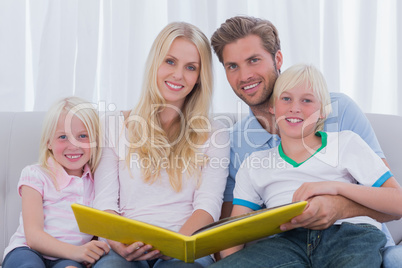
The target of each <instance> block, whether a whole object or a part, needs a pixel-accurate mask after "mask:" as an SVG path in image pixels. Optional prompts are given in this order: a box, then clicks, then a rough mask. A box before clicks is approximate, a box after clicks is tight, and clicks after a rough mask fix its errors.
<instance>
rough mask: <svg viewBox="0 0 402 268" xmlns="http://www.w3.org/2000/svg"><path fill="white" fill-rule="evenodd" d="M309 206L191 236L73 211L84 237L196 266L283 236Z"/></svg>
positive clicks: (232, 220) (228, 222)
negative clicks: (140, 246)
mask: <svg viewBox="0 0 402 268" xmlns="http://www.w3.org/2000/svg"><path fill="white" fill-rule="evenodd" d="M306 205H307V202H306V201H302V202H296V203H291V204H287V205H283V206H279V207H275V208H266V209H261V210H257V211H253V212H250V213H247V214H244V215H240V216H236V217H229V218H225V219H222V220H220V221H217V222H214V223H212V224H209V225H207V226H205V227H203V228H201V229H200V230H198V231H196V232H194V234H193V235H191V236H186V235H182V234H179V233H177V232H174V231H171V230H168V229H165V228H162V227H158V226H155V225H152V224H149V223H145V222H141V221H137V220H133V219H128V218H125V217H123V216H118V215H115V214H111V213H108V212H105V211H101V210H98V209H94V208H91V207H87V206H83V205H80V204H72V205H71V207H72V209H73V211H74V215H75V218H76V220H77V223H78V226H79V228H80V231H81V232H83V233H87V234H91V235H94V236H98V237H103V238H106V239H110V240H114V241H119V242H121V243H124V244H132V243H134V242H136V241H141V242H143V243H145V244H150V245H152V246H153V247H154V248H156V249H158V250H160V251H161V253H162V254H163V255H166V256H170V257H173V258H176V259H179V260H183V261H185V262H194V260H195V259H198V258H200V257H203V256H206V255H209V254H212V253H215V252H218V251H221V250H223V249H226V248H230V247H233V246H236V245H239V244H244V243H247V242H250V241H254V240H257V239H260V238H263V237H267V236H270V235H273V234H276V233H280V232H281V230H280V229H279V226H280V225H281V224H283V223H285V222H288V221H290V220H291V219H292V218H293V217H295V216H297V215H299V214H301V213H302V212H303V210H304V208H305V206H306Z"/></svg>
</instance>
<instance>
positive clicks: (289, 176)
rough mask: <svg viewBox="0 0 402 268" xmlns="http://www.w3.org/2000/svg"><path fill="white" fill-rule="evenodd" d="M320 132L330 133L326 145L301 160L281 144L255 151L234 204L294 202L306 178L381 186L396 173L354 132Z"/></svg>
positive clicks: (240, 179) (367, 220)
mask: <svg viewBox="0 0 402 268" xmlns="http://www.w3.org/2000/svg"><path fill="white" fill-rule="evenodd" d="M320 133H322V134H321V135H322V136H327V139H326V143H327V144H326V146H325V147H323V148H322V149H321V150H320V151H317V152H316V153H315V154H314V155H313V156H312V157H310V158H309V159H308V160H306V161H304V162H303V163H301V164H297V163H295V162H292V160H290V159H286V158H287V157H286V156H284V157H283V155H282V156H281V155H280V151H279V147H275V148H272V149H269V150H265V151H259V152H254V153H252V154H251V155H250V156H249V157H248V158H246V159H245V160H244V162H243V163H242V166H241V167H240V169H239V171H238V173H237V175H236V186H235V190H234V200H233V204H235V205H243V206H247V207H249V208H252V209H254V210H256V209H259V208H261V206H262V205H263V204H265V206H266V207H274V206H279V205H283V204H287V203H291V202H292V198H293V193H294V192H295V191H296V190H297V189H298V188H299V187H300V186H301V185H302V184H303V183H304V182H321V181H340V182H348V183H359V184H362V185H365V186H370V187H380V186H381V185H382V184H383V183H384V182H385V181H386V180H387V179H389V178H390V177H391V176H392V174H391V173H390V171H389V169H388V167H387V166H386V165H385V164H384V162H383V161H382V159H381V158H380V157H378V156H377V155H376V154H375V153H374V152H373V150H372V149H371V148H370V147H369V146H368V145H367V144H366V142H364V141H363V140H362V139H361V138H360V137H359V136H358V135H357V134H355V133H354V132H352V131H341V132H328V133H326V132H320ZM324 138H325V137H324ZM324 138H323V142H324ZM282 153H283V152H282ZM312 153H313V152H312ZM284 158H285V159H286V160H285V159H284ZM289 162H290V163H289ZM342 222H350V223H370V224H372V225H375V226H376V227H378V228H379V229H381V223H379V222H377V221H375V220H374V219H372V218H370V217H365V216H362V217H353V218H348V219H341V220H338V221H336V222H335V224H341V223H342Z"/></svg>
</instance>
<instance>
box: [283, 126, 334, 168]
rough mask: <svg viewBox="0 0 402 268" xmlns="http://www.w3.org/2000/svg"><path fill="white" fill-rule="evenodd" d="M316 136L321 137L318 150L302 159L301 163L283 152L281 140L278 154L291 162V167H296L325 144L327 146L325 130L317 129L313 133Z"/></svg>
mask: <svg viewBox="0 0 402 268" xmlns="http://www.w3.org/2000/svg"><path fill="white" fill-rule="evenodd" d="M315 135H316V136H318V137H321V147H320V148H318V150H317V151H316V152H315V153H314V154H313V155H312V156H310V157H309V158H307V159H306V160H304V161H303V162H301V163H297V162H296V161H294V160H293V159H291V158H289V157H288V156H287V155H286V154H285V153H284V152H283V148H282V142H281V143H280V144H279V148H278V151H279V155H280V156H281V157H282V159H283V160H285V161H286V162H288V163H289V164H291V165H292V166H293V167H298V166H300V165H301V164H303V163H304V162H306V161H307V160H309V159H310V158H311V157H313V156H314V155H316V154H317V153H318V152H319V151H321V150H322V149H323V148H325V146H327V138H328V134H327V133H326V132H322V131H317V132H316V133H315Z"/></svg>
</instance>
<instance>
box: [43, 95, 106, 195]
mask: <svg viewBox="0 0 402 268" xmlns="http://www.w3.org/2000/svg"><path fill="white" fill-rule="evenodd" d="M63 113H65V114H66V118H65V120H66V123H68V122H69V121H68V120H69V119H70V120H71V118H72V117H73V116H77V117H78V118H79V119H80V120H81V121H82V123H83V124H84V125H85V128H86V129H87V131H88V136H89V141H90V146H91V152H90V158H89V161H88V165H89V167H90V169H91V172H92V173H94V172H95V169H96V167H97V166H98V163H99V160H100V156H101V148H100V145H101V143H100V138H101V135H100V129H99V117H98V114H97V112H96V110H95V108H94V106H93V105H92V104H91V103H89V102H87V101H85V100H83V99H80V98H78V97H69V98H64V99H61V100H59V101H57V102H56V103H55V104H53V105H52V107H50V109H49V111H48V112H47V113H46V115H45V118H44V121H43V126H42V136H41V141H40V145H39V164H40V165H41V166H42V167H43V168H44V169H45V170H46V171H47V172H48V173H49V174H51V175H52V177H53V179H54V182H55V185H56V187H57V181H56V180H55V177H54V174H53V173H52V172H51V171H50V169H49V164H48V161H47V160H48V159H49V157H51V158H53V160H54V161H56V159H55V158H54V156H53V153H52V151H51V150H50V149H49V148H48V144H49V142H50V140H51V139H52V138H53V136H54V135H55V132H56V128H57V122H58V121H59V118H60V115H62V114H63ZM70 122H71V121H70Z"/></svg>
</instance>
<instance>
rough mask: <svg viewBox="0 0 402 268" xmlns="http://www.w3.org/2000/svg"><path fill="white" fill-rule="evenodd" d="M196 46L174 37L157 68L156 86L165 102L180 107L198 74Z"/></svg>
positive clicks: (198, 59) (198, 58)
mask: <svg viewBox="0 0 402 268" xmlns="http://www.w3.org/2000/svg"><path fill="white" fill-rule="evenodd" d="M200 69H201V60H200V54H199V53H198V50H197V47H196V46H195V45H194V44H193V43H192V42H191V41H189V40H187V39H185V38H182V37H178V38H176V39H175V40H174V41H173V43H172V45H171V46H170V49H169V51H168V53H167V55H166V57H165V59H164V61H163V62H162V64H161V66H160V67H159V69H158V74H157V75H158V77H157V79H158V81H157V82H158V88H159V91H160V93H161V94H162V96H163V98H164V99H165V100H166V103H167V104H171V105H174V106H176V107H178V108H179V109H181V108H182V107H183V104H184V100H185V98H186V96H187V95H188V94H189V93H190V92H191V90H193V88H194V86H195V84H196V83H197V80H198V78H199V75H200Z"/></svg>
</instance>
